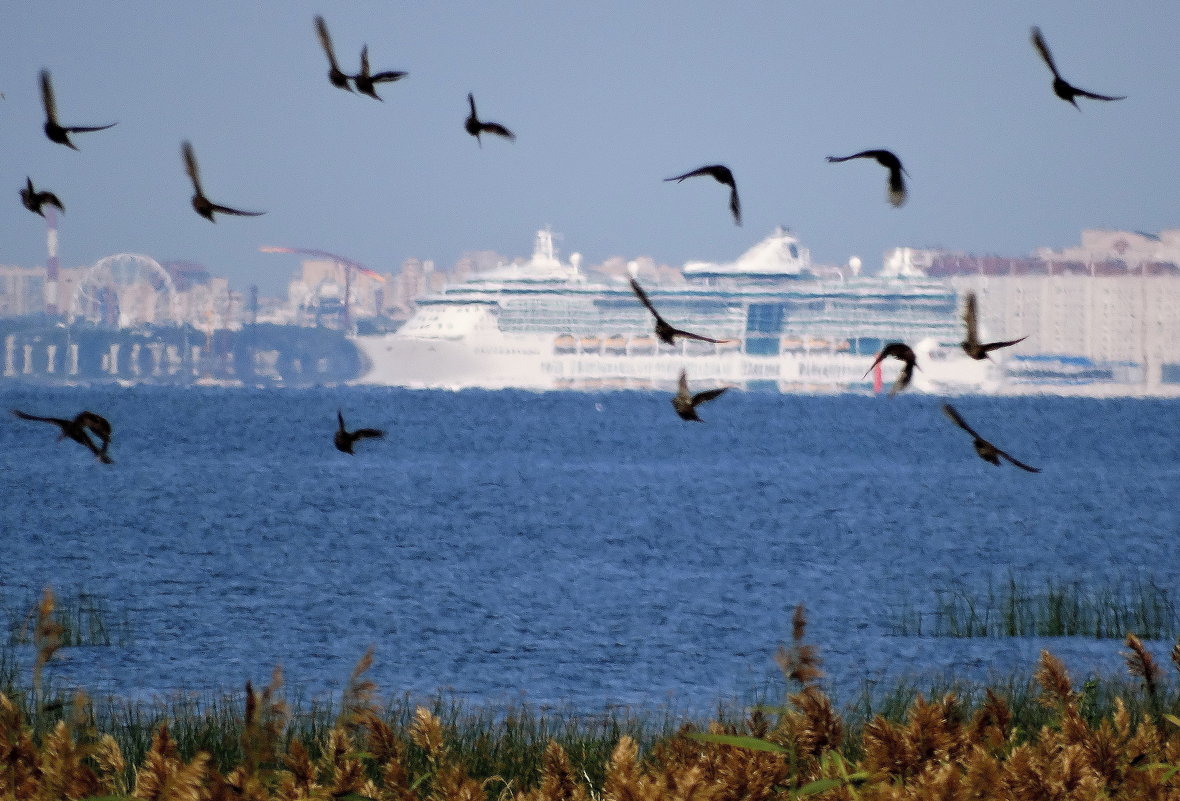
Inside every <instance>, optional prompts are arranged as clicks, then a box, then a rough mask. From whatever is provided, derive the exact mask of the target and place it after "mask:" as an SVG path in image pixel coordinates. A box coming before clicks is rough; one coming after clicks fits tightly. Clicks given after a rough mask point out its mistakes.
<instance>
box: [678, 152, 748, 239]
mask: <svg viewBox="0 0 1180 801" xmlns="http://www.w3.org/2000/svg"><path fill="white" fill-rule="evenodd" d="M698 175H708V176H711V177H712V178H713V179H714V180H716V181H717V183H720V184H724V185H725V186H728V187H729V211H730V213H731V214H733V221H734V223H736V224H737V225H741V224H742V202H741V201H740V200H739V199H738V191H737V183H736V182H735V181H734V180H733V173H732V172H730V170H729V167H726V166H725V165H724V164H710V165H708V166H705V167H698V168H697V169H695V170H693V171H691V172H686V173H684V175H677V176H676V177H674V178H665V179H664V180H665V181H675V182H676V183H680V182H681V181H683V180H684V179H685V178H695V177H696V176H698Z"/></svg>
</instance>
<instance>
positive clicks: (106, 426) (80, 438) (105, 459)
mask: <svg viewBox="0 0 1180 801" xmlns="http://www.w3.org/2000/svg"><path fill="white" fill-rule="evenodd" d="M12 413H13V414H14V415H16V416H17V417H19V418H20V419H22V420H34V421H36V422H39V423H53V424H54V425H55V426H57V427H58V428H60V429H61V435H60V436H59V437H58V438H57V439H58V441H59V442H60V441H61V440H63V439H65V438H66V437H69V438H70V439H72V440H73V441H74V442H77V443H80V444H82V445H85V446H86V447H87V448H88V449H89V450H90V452H91V453H93V454H94V455H95V456H96V457H98V460H99V461H100V462H102V463H103V464H111V463H112V462H111V457H109V456H107V448H108V447H110V444H111V424H110V422H108V421H107V419H106V418H105V417H103V416H102V415H100V414H95V413H94V412H82V413H80V414H79V415H78V416H77V417H75V418H74V419H73V420H66V419H64V418H61V417H38V416H37V415H34V414H26V413H25V412H22V411H20V410H19V409H13V410H12ZM88 432H90V433H93V434H94V435H95V436H97V437H98V438H99V439H100V440H102V447H101V448H99V447H98V446H97V445H95V444H94V440H92V439H91V438H90V433H88Z"/></svg>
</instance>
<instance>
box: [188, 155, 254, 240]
mask: <svg viewBox="0 0 1180 801" xmlns="http://www.w3.org/2000/svg"><path fill="white" fill-rule="evenodd" d="M180 150H181V153H182V155H183V156H184V169H185V172H187V173H188V177H189V178H191V179H192V182H193V208H194V209H196V211H197V214H200V215H201V216H202V217H204V218H205V219H206V220H208V221H209V222H217V220H215V219H213V212H215V211H219V212H221V213H222V214H236V215H238V216H239V217H257V216H259V215H261V214H266V212H265V211H241V210H239V209H231V208H230V207H229V206H221V205H219V204H217V203H214V202H213V201H212V200H210V199H209V198H207V197H205V193H204V191H203V190H202V189H201V173H200V170H199V169H198V167H197V154H196V153H194V152H193V146H192V144H191V143H189V142H182V143H181V145H180Z"/></svg>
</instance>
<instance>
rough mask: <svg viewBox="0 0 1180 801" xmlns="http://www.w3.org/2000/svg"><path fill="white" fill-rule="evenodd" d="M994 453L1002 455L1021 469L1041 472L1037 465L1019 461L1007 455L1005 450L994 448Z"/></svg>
mask: <svg viewBox="0 0 1180 801" xmlns="http://www.w3.org/2000/svg"><path fill="white" fill-rule="evenodd" d="M993 447H994V446H993ZM996 453H998V454H999V455H1000V456H1003V457H1004V458H1005V459H1007V460H1008V461H1009V462H1011V463H1012V464H1014V465H1016V466H1017V467H1019V468H1020V469H1021V470H1025V471H1027V472H1029V473H1039V472H1041V469H1040V468H1039V467H1033V466H1031V465H1027V464H1025V463H1024V462H1022V461H1020V460H1019V459H1014V458H1012V457H1011V456H1009V455H1008V454H1007V453H1006V452H1005V451H1002V450H1000V449H999V448H996Z"/></svg>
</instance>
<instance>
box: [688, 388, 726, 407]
mask: <svg viewBox="0 0 1180 801" xmlns="http://www.w3.org/2000/svg"><path fill="white" fill-rule="evenodd" d="M727 389H729V387H719V388H718V389H706V390H705V391H704V392H698V393H697V394H695V395H693V396H692V405H693V406H696V405H698V404H701V403H705V402H707V401H711V400H713V399H714V398H716V397H717V396H719V395H721V394H722V393H724V392H725V390H727Z"/></svg>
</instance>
